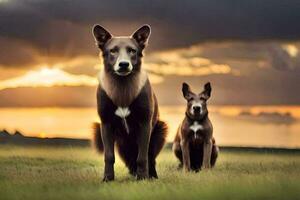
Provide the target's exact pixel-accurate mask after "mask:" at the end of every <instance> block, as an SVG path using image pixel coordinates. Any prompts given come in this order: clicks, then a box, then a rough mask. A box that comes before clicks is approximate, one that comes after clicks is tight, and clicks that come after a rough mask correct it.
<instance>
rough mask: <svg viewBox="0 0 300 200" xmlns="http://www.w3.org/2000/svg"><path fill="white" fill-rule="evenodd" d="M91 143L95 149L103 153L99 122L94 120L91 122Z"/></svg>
mask: <svg viewBox="0 0 300 200" xmlns="http://www.w3.org/2000/svg"><path fill="white" fill-rule="evenodd" d="M93 137H94V138H93V140H94V141H93V144H94V146H95V148H96V149H97V151H98V152H99V153H103V151H104V146H103V141H102V137H101V124H100V123H97V122H95V123H94V124H93Z"/></svg>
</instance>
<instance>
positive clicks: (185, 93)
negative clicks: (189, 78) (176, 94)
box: [182, 83, 192, 100]
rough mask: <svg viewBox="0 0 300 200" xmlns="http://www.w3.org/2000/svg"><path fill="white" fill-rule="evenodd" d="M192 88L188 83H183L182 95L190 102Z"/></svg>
mask: <svg viewBox="0 0 300 200" xmlns="http://www.w3.org/2000/svg"><path fill="white" fill-rule="evenodd" d="M191 93H192V91H191V88H190V86H189V85H188V84H187V83H182V94H183V97H184V98H185V99H186V100H188V99H189V98H190V96H191Z"/></svg>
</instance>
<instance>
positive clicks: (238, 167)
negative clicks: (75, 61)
mask: <svg viewBox="0 0 300 200" xmlns="http://www.w3.org/2000/svg"><path fill="white" fill-rule="evenodd" d="M102 160H103V157H102V156H99V155H98V154H97V153H96V152H94V151H93V150H92V149H91V148H78V147H76V148H67V147H65V148H54V147H15V146H8V145H2V146H0V199H1V200H2V199H22V200H23V199H30V200H34V199H38V200H41V199H43V200H44V199H51V200H53V199H72V200H75V199H81V200H82V199H97V200H105V199H110V200H111V199H130V200H132V199H155V200H158V199H222V200H223V199H300V154H296V153H259V152H242V151H241V152H221V153H220V157H219V160H218V162H217V165H216V167H215V168H214V169H213V170H209V171H207V170H206V171H201V172H200V173H188V174H187V173H184V172H182V171H179V170H177V169H176V168H177V164H178V163H177V160H176V159H175V157H174V156H173V154H172V152H171V151H170V150H164V151H163V152H162V153H161V154H160V156H159V158H158V160H157V163H158V165H157V171H158V174H159V177H160V178H159V179H158V180H150V181H147V180H146V181H138V182H137V181H136V180H135V179H134V178H133V177H131V176H130V175H129V174H128V173H127V169H126V168H125V166H124V164H123V163H122V162H121V161H120V160H119V159H117V161H116V165H115V171H116V180H115V181H114V182H110V183H102V182H101V178H102V172H103V161H102Z"/></svg>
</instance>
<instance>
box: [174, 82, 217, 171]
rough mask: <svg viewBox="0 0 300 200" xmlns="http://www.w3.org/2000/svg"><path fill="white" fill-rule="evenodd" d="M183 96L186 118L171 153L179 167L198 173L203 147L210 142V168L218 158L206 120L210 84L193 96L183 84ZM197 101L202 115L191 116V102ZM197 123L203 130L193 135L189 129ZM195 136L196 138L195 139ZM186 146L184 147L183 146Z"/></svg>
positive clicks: (208, 121) (209, 123) (201, 163)
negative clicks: (185, 104)
mask: <svg viewBox="0 0 300 200" xmlns="http://www.w3.org/2000/svg"><path fill="white" fill-rule="evenodd" d="M182 90H183V95H184V97H185V99H186V100H187V101H188V102H187V110H186V117H185V118H184V120H183V122H182V123H181V125H180V126H179V128H178V131H177V134H176V136H175V139H174V143H173V151H174V154H175V156H176V157H177V158H178V159H179V161H180V165H179V166H180V167H182V166H183V167H184V168H185V170H186V171H190V170H193V171H196V172H197V171H199V170H200V169H201V168H202V167H203V164H204V159H203V158H204V147H205V146H204V145H205V144H206V143H207V142H208V141H211V143H212V146H211V148H212V149H211V154H210V161H209V162H210V167H213V166H214V165H215V163H216V160H217V157H218V151H219V150H218V146H217V145H216V142H215V139H214V138H213V136H212V132H213V127H212V124H211V122H210V120H209V118H208V110H207V107H206V101H207V100H208V98H209V97H210V93H211V88H210V84H209V83H208V84H206V85H205V89H204V91H203V92H202V93H200V94H194V93H193V92H192V91H191V90H190V88H189V86H188V85H187V84H186V83H184V84H183V89H182ZM194 100H199V102H201V105H202V109H203V113H202V114H191V112H190V110H191V107H192V105H193V104H192V101H194ZM194 122H197V123H198V124H199V125H201V127H203V130H202V129H201V130H198V131H197V133H194V132H193V131H192V130H191V129H190V127H191V126H192V125H193V124H194ZM195 134H196V135H197V138H195V137H194V136H195ZM185 144H186V145H185ZM184 150H185V151H186V152H187V154H188V155H187V156H186V157H187V159H189V161H186V160H185V158H184Z"/></svg>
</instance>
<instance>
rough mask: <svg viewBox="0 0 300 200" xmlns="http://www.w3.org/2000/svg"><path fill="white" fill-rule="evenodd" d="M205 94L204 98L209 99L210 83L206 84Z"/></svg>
mask: <svg viewBox="0 0 300 200" xmlns="http://www.w3.org/2000/svg"><path fill="white" fill-rule="evenodd" d="M203 94H204V98H206V99H209V97H210V95H211V85H210V82H207V83H205V85H204V91H203Z"/></svg>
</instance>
